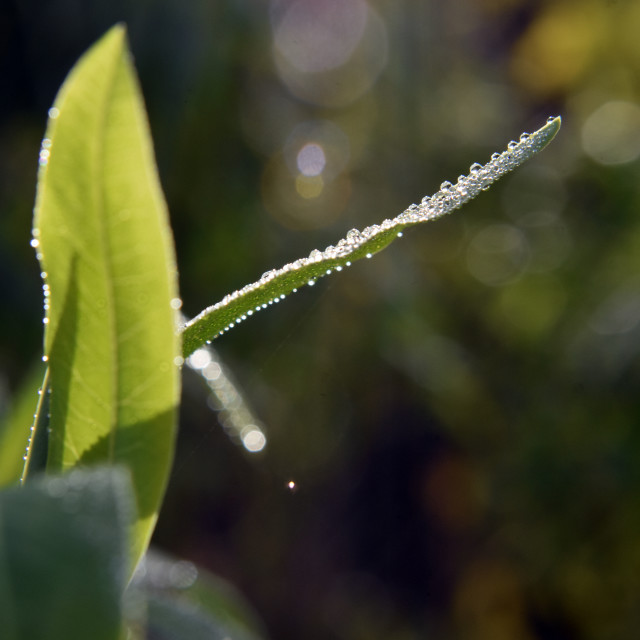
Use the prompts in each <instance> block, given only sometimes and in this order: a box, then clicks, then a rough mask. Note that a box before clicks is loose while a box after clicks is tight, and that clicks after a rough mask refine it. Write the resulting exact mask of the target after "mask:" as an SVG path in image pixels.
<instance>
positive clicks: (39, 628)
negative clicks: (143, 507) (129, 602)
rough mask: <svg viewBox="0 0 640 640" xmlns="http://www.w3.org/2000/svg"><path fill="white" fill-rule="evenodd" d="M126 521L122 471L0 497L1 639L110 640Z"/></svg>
mask: <svg viewBox="0 0 640 640" xmlns="http://www.w3.org/2000/svg"><path fill="white" fill-rule="evenodd" d="M132 515H133V511H132V502H131V484H130V482H129V477H128V473H126V472H125V471H124V470H123V469H108V470H106V469H99V470H94V471H91V472H88V471H73V472H71V473H69V474H66V475H65V476H60V477H55V476H49V477H41V478H38V479H36V480H34V481H33V482H30V483H29V484H28V485H27V486H25V487H22V488H18V487H16V488H12V489H7V490H5V491H3V492H1V493H0V629H1V630H2V631H1V632H0V636H1V637H2V638H3V640H38V639H43V640H44V639H45V638H46V639H47V640H86V639H87V638H91V639H92V640H115V639H116V638H117V637H118V634H119V632H120V628H121V624H122V623H121V618H122V611H121V608H122V604H121V601H122V592H123V589H124V587H125V585H126V581H127V576H128V570H129V566H128V565H129V561H128V558H127V539H126V534H127V526H128V524H129V521H130V520H131V518H132Z"/></svg>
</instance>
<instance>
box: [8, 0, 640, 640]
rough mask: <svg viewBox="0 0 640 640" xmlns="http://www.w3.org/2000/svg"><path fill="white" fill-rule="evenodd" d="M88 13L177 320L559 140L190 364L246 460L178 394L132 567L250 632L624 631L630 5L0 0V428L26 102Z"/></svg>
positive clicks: (633, 336) (633, 361) (632, 181)
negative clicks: (201, 573) (231, 378)
mask: <svg viewBox="0 0 640 640" xmlns="http://www.w3.org/2000/svg"><path fill="white" fill-rule="evenodd" d="M117 21H125V22H126V23H127V25H128V28H129V36H130V42H131V48H132V51H133V54H134V56H135V63H136V67H137V69H138V73H139V75H140V81H141V84H142V88H143V92H144V95H145V100H146V103H147V108H148V112H149V118H150V123H151V129H152V132H153V136H154V141H155V145H156V154H157V159H158V164H159V169H160V174H161V178H162V182H163V186H164V188H165V191H166V197H167V201H168V204H169V209H170V211H171V220H172V225H173V228H174V233H175V240H176V250H177V255H178V264H179V267H180V285H181V294H182V297H183V300H184V310H185V312H186V313H187V314H190V315H194V314H195V313H197V312H198V311H200V310H201V309H202V308H203V307H204V306H206V305H209V304H212V303H214V302H216V301H217V300H218V299H220V298H221V297H222V296H223V295H224V294H225V293H228V292H230V291H232V290H234V289H236V288H239V287H241V286H243V285H244V284H246V283H247V282H250V281H253V280H255V279H257V278H258V277H259V276H260V274H261V273H262V272H263V271H266V270H267V269H270V268H274V267H278V266H281V265H282V264H284V263H285V262H288V261H291V260H293V259H295V258H298V257H301V256H303V255H307V254H308V253H309V251H310V250H311V249H313V248H324V247H325V246H326V245H327V244H329V243H334V242H335V241H337V240H338V239H339V238H341V237H343V236H344V235H345V233H346V231H347V230H348V229H350V228H352V227H358V228H362V227H364V226H366V225H368V224H372V223H375V222H379V221H380V220H382V219H383V218H386V217H393V216H395V215H396V214H398V213H399V212H400V211H402V210H403V209H404V208H405V207H406V206H408V205H409V204H410V203H412V202H418V201H419V200H420V199H421V198H422V196H424V195H427V194H431V193H433V192H434V191H436V190H437V189H438V185H439V184H440V182H441V181H442V180H445V179H448V180H451V181H454V182H455V179H456V177H457V175H458V174H460V173H466V172H467V171H468V167H469V165H470V164H471V163H472V162H475V161H480V162H484V161H486V160H487V159H488V157H489V155H490V154H491V153H492V152H493V151H499V150H502V149H503V148H504V147H505V146H506V143H507V142H508V141H509V140H510V139H511V138H517V136H518V135H519V134H520V132H521V131H523V130H527V131H532V130H534V129H536V128H538V127H539V126H541V125H542V124H543V123H544V122H545V120H546V118H547V116H549V115H558V114H561V115H562V117H563V127H562V130H561V132H560V134H559V135H558V137H557V139H556V140H555V141H554V142H553V143H552V145H551V146H550V147H549V148H548V149H547V150H545V151H544V153H543V154H541V155H540V156H539V157H538V158H536V159H534V160H533V161H531V162H529V163H528V164H527V165H526V166H524V167H522V168H521V169H520V170H518V171H517V172H516V173H514V174H513V175H511V176H509V177H507V178H505V179H504V180H503V181H502V182H500V183H499V184H498V185H496V186H495V187H494V188H493V189H492V190H491V191H489V192H488V193H486V194H482V195H481V196H479V197H478V199H477V200H476V201H474V202H472V203H471V204H470V205H467V206H466V207H465V208H464V210H463V211H462V212H460V213H456V214H455V215H453V216H450V217H449V218H447V219H444V220H441V221H438V222H435V223H432V224H429V225H425V226H424V227H422V228H418V229H414V230H411V231H410V232H408V233H406V234H405V238H404V239H403V240H401V241H399V242H397V243H395V244H394V245H393V246H392V247H390V248H389V249H388V250H386V251H385V252H383V253H382V254H380V255H379V256H377V257H376V258H375V259H374V260H372V261H370V262H369V261H366V263H364V262H363V263H358V264H357V265H354V266H353V267H352V268H351V269H349V270H347V271H345V272H343V273H342V274H338V275H335V276H332V277H331V278H328V279H325V280H322V281H321V282H319V283H318V284H317V285H316V286H315V287H314V288H313V289H309V290H307V291H304V292H300V293H298V294H297V295H296V296H290V297H289V299H288V300H287V301H285V302H283V303H282V304H280V305H278V306H277V307H276V308H273V309H269V310H268V311H265V312H263V313H262V314H260V315H259V317H257V318H252V319H251V320H250V321H247V322H246V323H244V324H242V325H241V326H240V327H238V328H236V329H234V330H233V331H232V332H230V333H229V334H228V335H226V336H225V337H224V338H223V339H220V340H218V341H217V342H216V347H217V348H218V349H219V351H220V353H221V355H222V357H223V359H224V361H225V362H226V363H227V364H228V365H229V367H230V370H231V371H233V373H234V375H235V378H236V380H237V381H238V383H239V384H240V385H241V387H242V388H243V389H244V392H245V396H246V401H247V402H248V403H249V404H250V405H251V407H252V408H253V410H254V412H255V415H256V416H258V417H259V419H260V420H261V422H262V423H263V424H264V425H265V430H266V433H267V438H268V443H267V446H266V448H265V449H264V451H262V452H261V453H257V454H250V453H248V452H247V451H245V449H244V448H243V447H242V446H240V445H238V444H237V443H236V442H234V441H232V440H231V439H229V438H228V437H227V435H226V434H225V432H224V430H223V429H222V428H220V426H219V425H218V423H217V418H216V414H215V413H214V412H213V411H212V410H211V409H210V408H209V406H208V402H207V396H206V392H205V388H204V387H203V386H202V385H201V384H200V381H199V380H198V379H197V377H196V376H195V375H194V374H192V373H190V372H188V371H186V372H185V389H184V402H183V409H182V417H181V431H180V435H179V441H178V450H177V459H176V463H175V466H174V471H173V477H172V480H171V484H170V487H169V491H168V495H167V500H166V503H165V506H164V508H163V511H162V513H161V515H160V520H159V523H158V527H157V531H156V535H155V543H156V544H157V545H158V546H159V547H161V548H163V549H165V550H168V551H170V552H172V553H175V554H177V555H178V556H181V557H185V558H188V559H191V560H193V561H195V562H197V563H199V564H200V565H201V566H203V567H206V568H208V569H210V570H211V571H213V572H216V573H218V574H219V575H221V576H224V577H226V578H228V579H229V580H230V581H232V582H233V583H234V584H235V585H236V586H238V587H239V588H240V590H241V591H242V592H243V593H244V595H245V596H246V597H247V598H248V599H249V601H250V602H251V603H252V605H253V606H254V607H255V609H256V610H257V612H258V614H259V616H260V617H261V618H262V619H263V620H264V621H265V624H266V627H267V629H268V631H269V634H270V636H271V637H272V638H274V639H278V640H294V639H296V640H297V639H300V638H303V639H305V640H316V639H318V640H320V639H323V640H325V639H336V640H343V639H344V640H360V639H365V638H366V639H368V640H376V639H378V638H380V639H382V638H384V639H386V640H388V639H393V640H396V639H397V640H412V639H418V638H430V639H435V640H440V639H442V640H444V639H447V640H449V639H455V638H461V639H462V638H464V639H469V640H485V639H486V640H502V639H505V640H507V639H509V640H555V639H568V640H574V639H591V638H593V639H595V638H608V639H610V640H616V639H625V638H632V637H635V636H636V635H637V629H638V627H639V625H640V541H639V532H640V430H639V427H640V415H639V411H640V397H639V394H638V382H639V378H640V367H639V361H638V351H639V349H640V216H639V215H638V213H639V212H638V209H639V207H638V204H639V201H640V180H639V177H638V174H639V172H638V170H639V168H640V164H639V161H638V156H639V155H640V106H639V105H640V41H639V40H638V34H639V33H640V3H638V2H637V1H636V0H608V1H607V0H580V1H577V0H576V1H569V0H553V1H551V0H550V1H548V2H543V1H534V0H528V1H527V0H452V1H448V2H437V1H436V0H431V1H421V0H371V1H370V2H369V4H368V5H367V4H366V3H365V2H364V0H358V1H356V0H349V1H347V0H344V1H343V2H337V1H336V0H316V1H312V0H306V1H303V0H298V1H297V2H295V1H294V0H272V1H271V2H268V1H267V0H236V1H232V0H226V1H224V0H216V1H206V0H189V1H188V2H184V1H183V0H180V1H178V0H162V1H157V2H152V1H151V0H147V1H145V0H136V1H128V2H125V1H124V0H111V1H110V2H103V1H98V2H83V1H81V0H75V1H74V0H52V1H50V2H46V1H44V0H41V1H39V2H37V1H35V0H21V1H15V2H11V1H8V0H1V2H0V82H1V91H0V299H1V300H2V303H1V304H2V307H1V309H2V314H1V316H0V336H1V338H0V387H1V389H0V391H1V393H0V403H2V405H3V408H7V407H8V406H9V404H10V403H9V399H10V397H11V396H12V395H13V394H14V393H15V391H16V390H17V389H18V387H19V385H20V382H21V380H22V379H23V378H24V377H25V376H26V374H27V371H28V369H29V367H30V366H31V365H32V363H33V362H35V361H37V360H38V358H39V356H40V352H39V349H40V344H41V326H42V325H41V314H42V311H41V305H42V300H41V297H40V281H39V276H38V267H37V264H36V260H35V257H34V255H33V250H32V249H31V248H30V247H29V239H30V224H31V210H32V204H33V199H34V190H35V176H36V167H37V156H38V148H39V143H40V139H41V137H42V135H43V133H44V127H45V123H46V115H47V109H48V108H49V107H50V106H51V104H52V102H53V100H54V97H55V93H56V91H57V89H58V87H59V85H60V84H61V82H62V81H63V80H64V77H65V75H66V73H67V72H68V70H69V69H70V68H71V66H72V65H73V64H74V62H75V61H76V60H77V58H78V56H79V55H80V54H81V53H82V52H83V51H84V50H86V48H87V47H88V46H90V45H91V44H92V43H93V42H94V41H95V40H96V39H97V38H98V37H99V36H100V35H102V34H103V33H104V32H105V31H106V30H107V29H108V28H109V27H110V26H111V25H112V24H114V23H115V22H117ZM308 142H313V143H315V144H317V145H319V146H320V147H322V149H323V150H324V152H325V155H326V159H327V163H326V166H325V169H324V171H323V172H322V173H321V174H320V176H321V179H322V184H320V182H319V180H320V179H319V178H318V177H317V176H316V177H313V176H312V177H311V178H309V179H307V178H304V177H302V178H301V177H300V175H299V171H298V169H296V154H297V153H298V151H299V150H300V148H302V145H304V144H306V143H308ZM296 179H297V182H296ZM305 180H306V182H305ZM301 185H302V186H301ZM305 185H306V186H305ZM297 187H300V190H296V188H297ZM305 189H306V191H305ZM309 189H311V192H312V193H311V192H310V191H309ZM301 192H302V193H305V194H306V195H307V196H309V195H310V193H311V195H313V196H314V197H306V198H305V197H303V196H302V195H301ZM291 481H293V482H294V483H295V487H294V489H293V490H292V489H290V488H289V486H288V483H289V482H291Z"/></svg>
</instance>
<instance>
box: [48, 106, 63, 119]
mask: <svg viewBox="0 0 640 640" xmlns="http://www.w3.org/2000/svg"><path fill="white" fill-rule="evenodd" d="M59 115H60V109H58V108H57V107H51V109H49V118H51V120H55V119H56V118H57V117H58V116H59Z"/></svg>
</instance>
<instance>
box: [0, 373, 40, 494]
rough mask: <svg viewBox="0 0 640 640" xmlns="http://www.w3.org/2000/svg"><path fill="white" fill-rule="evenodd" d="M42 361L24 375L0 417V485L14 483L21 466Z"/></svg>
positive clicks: (35, 404) (36, 401) (34, 407)
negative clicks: (10, 402) (5, 413)
mask: <svg viewBox="0 0 640 640" xmlns="http://www.w3.org/2000/svg"><path fill="white" fill-rule="evenodd" d="M43 373H44V367H43V366H42V363H38V366H36V367H34V368H33V370H32V371H30V372H29V373H28V374H27V377H26V380H24V382H23V383H22V386H21V387H20V389H19V390H18V393H17V394H16V396H15V397H14V398H13V403H12V405H11V407H10V408H9V413H8V415H5V416H3V418H2V420H0V487H4V486H7V485H10V484H14V483H17V482H18V481H19V480H20V476H21V474H22V471H23V468H24V466H25V458H26V456H25V447H26V446H27V443H28V442H29V440H30V437H31V435H30V434H31V432H30V428H31V426H32V425H33V421H34V417H33V412H34V409H36V406H37V404H38V389H39V388H40V385H42V376H43Z"/></svg>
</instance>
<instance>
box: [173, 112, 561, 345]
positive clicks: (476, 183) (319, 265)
mask: <svg viewBox="0 0 640 640" xmlns="http://www.w3.org/2000/svg"><path fill="white" fill-rule="evenodd" d="M558 129H560V118H559V117H558V118H549V119H548V120H547V123H546V124H545V125H544V126H543V127H541V128H540V129H538V130H537V131H536V132H534V133H532V134H527V133H523V134H522V136H520V141H519V142H517V143H516V142H510V143H509V146H508V148H507V149H506V150H505V151H504V152H503V153H501V154H498V153H495V154H494V155H493V156H492V157H491V160H490V161H489V162H488V163H487V164H485V165H484V166H481V165H479V164H474V165H472V167H471V170H470V173H469V175H468V176H460V177H459V178H458V182H457V183H456V184H455V185H452V184H451V183H450V182H443V183H442V185H441V187H440V191H438V193H436V194H435V195H434V196H432V197H430V198H424V199H423V200H422V203H421V204H419V205H415V204H414V205H411V206H410V207H409V208H408V209H406V210H405V211H403V212H402V213H401V214H400V215H398V216H397V217H395V218H394V219H393V220H385V221H384V222H382V223H381V224H380V225H373V226H371V227H367V228H366V229H364V230H363V231H358V230H357V229H352V230H351V231H350V232H349V233H348V234H347V237H346V238H344V239H342V240H340V241H339V242H338V243H337V244H336V246H335V247H334V246H329V247H327V248H326V249H325V250H324V251H319V250H317V249H314V250H313V251H312V252H311V253H310V255H309V257H307V258H301V259H299V260H296V261H295V262H292V263H290V264H286V265H285V266H284V267H282V268H280V269H276V270H273V271H268V272H267V273H265V274H263V276H262V278H260V280H258V281H257V282H254V283H252V284H249V285H247V286H246V287H244V288H243V289H240V290H239V291H234V292H233V293H231V294H229V295H227V296H225V298H224V299H223V300H221V301H220V302H218V303H217V304H214V305H213V306H211V307H208V308H207V309H205V310H204V311H202V312H201V313H200V314H199V315H198V316H196V317H195V318H194V319H193V320H191V321H190V322H188V323H187V324H186V325H185V326H184V327H183V329H182V334H183V355H184V356H185V357H187V356H189V355H190V354H191V353H193V352H194V351H195V350H196V349H198V348H199V347H201V346H203V345H204V344H205V343H206V342H208V341H210V340H212V339H213V338H215V337H217V336H218V335H221V334H222V333H223V332H225V331H227V330H228V329H230V328H232V327H233V326H234V325H236V324H237V323H238V322H241V321H243V320H246V319H247V317H248V316H251V315H253V314H254V313H255V312H256V311H260V310H261V309H266V308H267V307H268V306H269V305H271V304H273V303H275V302H279V301H280V300H282V299H283V298H284V297H285V296H286V295H287V294H289V293H291V292H295V291H296V290H297V289H298V288H299V287H302V286H304V285H306V284H314V283H315V281H316V280H317V279H318V278H321V277H322V276H325V275H327V274H329V273H331V272H332V271H340V270H341V269H343V268H344V267H348V266H350V265H351V264H352V262H355V261H356V260H360V258H365V257H366V258H370V257H371V256H372V255H373V254H375V253H377V252H378V251H381V250H382V249H384V248H385V247H386V246H388V245H389V244H391V242H393V241H394V240H395V239H396V238H397V237H398V236H400V235H402V231H403V229H405V228H407V227H411V226H414V225H416V224H420V223H422V222H426V221H429V220H434V219H436V218H439V217H441V216H443V215H445V214H447V213H450V212H451V211H454V210H455V209H458V208H459V207H461V206H462V205H463V204H465V203H466V202H468V201H469V200H471V199H472V198H475V196H477V195H478V194H479V193H480V192H481V191H484V190H486V189H488V188H489V186H490V185H491V184H492V183H493V182H495V181H496V180H498V178H500V177H501V176H503V175H504V174H505V173H508V172H509V171H512V170H513V169H515V168H516V167H517V166H519V165H520V164H522V163H523V162H524V161H525V160H528V159H529V158H531V157H532V156H533V155H534V154H535V153H537V152H538V151H541V150H542V149H543V148H544V147H546V146H547V144H549V142H551V140H552V139H553V137H554V136H555V135H556V133H557V132H558Z"/></svg>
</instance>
